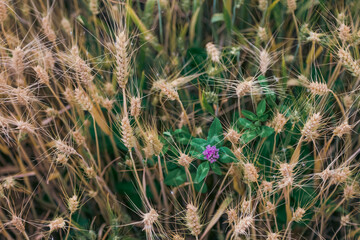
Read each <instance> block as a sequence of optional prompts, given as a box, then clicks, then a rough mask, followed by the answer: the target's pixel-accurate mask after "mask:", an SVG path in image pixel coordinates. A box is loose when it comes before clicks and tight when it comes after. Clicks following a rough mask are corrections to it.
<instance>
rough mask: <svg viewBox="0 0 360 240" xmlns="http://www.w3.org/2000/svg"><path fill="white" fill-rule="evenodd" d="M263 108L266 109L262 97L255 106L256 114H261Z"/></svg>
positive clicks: (263, 110)
mask: <svg viewBox="0 0 360 240" xmlns="http://www.w3.org/2000/svg"><path fill="white" fill-rule="evenodd" d="M265 110H266V100H265V99H263V100H261V101H260V103H259V105H258V106H257V108H256V115H258V117H260V116H262V115H263V114H264V112H265Z"/></svg>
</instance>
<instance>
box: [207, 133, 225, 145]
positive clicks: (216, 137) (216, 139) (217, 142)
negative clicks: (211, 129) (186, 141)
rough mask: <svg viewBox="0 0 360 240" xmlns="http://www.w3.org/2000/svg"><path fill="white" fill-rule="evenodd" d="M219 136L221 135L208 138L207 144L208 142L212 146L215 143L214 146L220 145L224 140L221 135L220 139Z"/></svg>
mask: <svg viewBox="0 0 360 240" xmlns="http://www.w3.org/2000/svg"><path fill="white" fill-rule="evenodd" d="M220 137H221V136H214V137H212V138H210V140H209V141H208V142H209V144H210V145H211V146H214V145H215V146H217V147H220V146H222V145H223V143H224V141H223V137H221V139H220Z"/></svg>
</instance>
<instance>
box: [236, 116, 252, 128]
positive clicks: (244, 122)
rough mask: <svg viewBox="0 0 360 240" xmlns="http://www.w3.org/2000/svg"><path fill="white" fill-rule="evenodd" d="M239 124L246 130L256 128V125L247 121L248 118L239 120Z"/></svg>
mask: <svg viewBox="0 0 360 240" xmlns="http://www.w3.org/2000/svg"><path fill="white" fill-rule="evenodd" d="M238 122H239V124H240V125H241V126H242V127H244V128H252V127H254V124H253V123H252V122H250V121H249V120H247V119H246V118H239V120H238Z"/></svg>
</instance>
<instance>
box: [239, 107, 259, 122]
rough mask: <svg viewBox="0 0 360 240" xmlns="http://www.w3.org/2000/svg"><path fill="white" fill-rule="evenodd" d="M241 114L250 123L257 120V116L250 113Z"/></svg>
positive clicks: (244, 111) (243, 111)
mask: <svg viewBox="0 0 360 240" xmlns="http://www.w3.org/2000/svg"><path fill="white" fill-rule="evenodd" d="M241 113H242V114H243V115H244V116H245V117H246V118H247V119H250V120H252V121H255V120H257V116H256V115H255V114H254V113H252V112H250V111H247V110H242V111H241Z"/></svg>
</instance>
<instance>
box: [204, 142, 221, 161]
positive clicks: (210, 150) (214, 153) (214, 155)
mask: <svg viewBox="0 0 360 240" xmlns="http://www.w3.org/2000/svg"><path fill="white" fill-rule="evenodd" d="M203 154H204V158H205V159H206V160H208V161H209V162H211V163H213V162H216V160H218V159H219V149H217V148H216V146H210V145H207V146H206V149H205V150H204V151H203Z"/></svg>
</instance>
